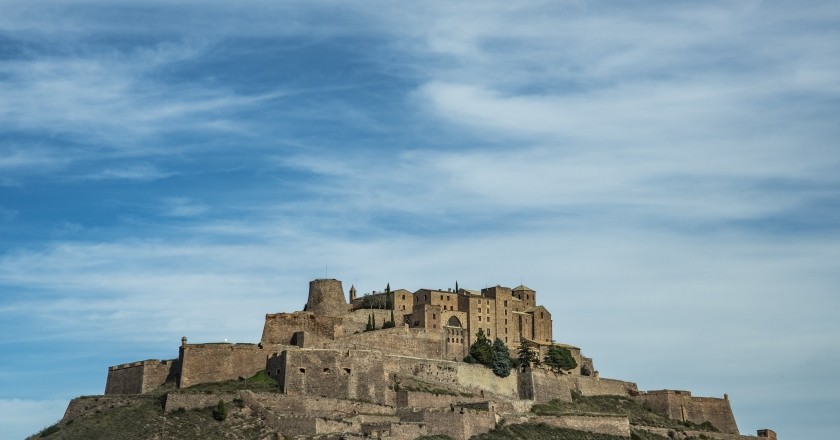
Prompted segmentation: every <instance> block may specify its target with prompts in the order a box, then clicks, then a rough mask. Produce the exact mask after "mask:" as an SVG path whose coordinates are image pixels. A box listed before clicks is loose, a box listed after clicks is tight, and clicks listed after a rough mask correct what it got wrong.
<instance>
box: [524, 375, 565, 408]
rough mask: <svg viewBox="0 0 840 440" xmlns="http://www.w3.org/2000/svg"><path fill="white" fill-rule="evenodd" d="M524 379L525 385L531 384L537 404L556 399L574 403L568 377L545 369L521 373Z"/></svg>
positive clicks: (533, 397)
mask: <svg viewBox="0 0 840 440" xmlns="http://www.w3.org/2000/svg"><path fill="white" fill-rule="evenodd" d="M519 374H520V375H522V376H523V377H524V380H523V381H522V383H523V385H525V386H527V385H528V382H529V381H530V383H531V390H532V393H533V395H532V399H533V400H534V401H535V402H536V403H546V402H550V401H552V400H554V399H558V400H561V401H564V402H571V401H572V390H571V388H572V387H571V386H570V383H569V380H568V376H565V375H563V374H560V373H554V372H551V371H548V370H543V369H529V370H528V371H526V372H523V373H519Z"/></svg>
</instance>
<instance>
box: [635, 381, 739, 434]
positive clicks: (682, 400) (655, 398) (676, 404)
mask: <svg viewBox="0 0 840 440" xmlns="http://www.w3.org/2000/svg"><path fill="white" fill-rule="evenodd" d="M636 399H637V400H638V401H639V402H640V403H641V404H642V405H644V406H646V407H647V408H650V409H651V410H653V411H654V412H657V413H659V414H662V415H663V416H665V417H668V418H670V419H674V420H681V421H689V422H694V423H703V422H709V423H711V424H712V425H714V426H715V428H717V429H719V430H720V431H722V432H725V433H729V434H738V425H737V424H736V423H735V416H734V415H733V414H732V408H731V407H730V405H729V399H728V398H726V397H725V398H723V399H718V398H714V397H693V396H692V395H691V393H690V392H688V391H677V390H659V391H648V392H646V393H641V394H639V395H638V396H637V397H636Z"/></svg>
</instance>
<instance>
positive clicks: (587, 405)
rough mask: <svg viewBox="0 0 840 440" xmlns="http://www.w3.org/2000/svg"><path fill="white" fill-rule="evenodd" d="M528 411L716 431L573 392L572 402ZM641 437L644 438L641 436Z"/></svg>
mask: <svg viewBox="0 0 840 440" xmlns="http://www.w3.org/2000/svg"><path fill="white" fill-rule="evenodd" d="M531 412H532V413H534V414H537V415H541V416H560V415H619V416H627V418H628V419H630V424H631V425H641V426H657V427H661V428H671V429H692V430H696V431H710V432H717V431H718V430H717V429H716V428H715V427H714V426H712V424H710V423H708V422H705V423H702V424H696V423H691V422H681V421H677V420H672V419H669V418H667V417H665V416H661V415H659V414H656V413H655V412H653V411H651V410H650V409H648V408H645V407H644V406H642V405H641V404H639V403H638V402H636V401H635V400H633V399H631V398H629V397H622V396H589V397H584V396H581V395H580V394H579V393H572V401H571V402H563V401H558V400H553V401H551V402H550V403H546V404H537V405H534V406H533V407H532V408H531ZM642 438H644V437H642Z"/></svg>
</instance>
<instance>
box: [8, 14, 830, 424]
mask: <svg viewBox="0 0 840 440" xmlns="http://www.w3.org/2000/svg"><path fill="white" fill-rule="evenodd" d="M48 6H49V7H36V6H33V5H32V3H31V2H23V1H7V2H5V3H4V13H3V14H2V16H0V29H2V30H3V37H2V38H4V40H3V41H4V43H3V44H4V46H3V47H4V48H8V50H7V51H6V52H4V56H5V58H4V62H3V63H2V65H0V103H1V104H2V105H0V121H2V122H0V129H2V131H3V133H4V139H3V141H2V143H0V171H2V173H0V184H2V185H3V186H2V187H0V197H3V199H2V208H0V219H3V218H5V221H6V224H8V225H9V226H10V227H11V229H8V232H7V230H5V229H4V232H5V233H6V235H4V237H3V238H4V240H2V243H3V246H5V247H3V248H0V285H2V288H3V291H4V292H8V293H9V294H8V295H4V296H3V299H2V300H0V314H2V316H3V318H4V319H3V320H0V322H2V323H3V324H0V327H2V326H3V325H7V326H12V325H22V324H20V323H27V324H26V325H28V326H29V328H30V331H29V332H27V334H28V336H27V337H28V338H36V339H37V340H38V341H39V343H43V344H47V345H49V344H59V343H60V344H63V345H62V346H65V345H66V344H71V343H72V344H78V345H76V346H77V347H79V351H85V350H88V349H91V350H96V348H90V347H99V346H100V345H101V344H102V343H111V342H114V341H125V340H130V341H134V342H136V343H140V344H148V346H150V347H157V348H159V349H160V351H161V353H160V356H167V355H169V354H168V353H170V350H171V349H172V347H173V346H174V345H175V344H177V340H178V339H179V338H180V336H181V335H182V334H187V335H188V336H189V337H190V338H191V340H219V339H222V338H228V339H232V340H242V341H253V340H255V338H258V337H259V331H260V325H261V322H260V320H261V316H263V315H264V313H266V312H274V311H283V310H294V309H299V308H300V305H301V304H302V303H303V301H305V288H306V287H305V286H306V282H307V281H308V280H309V279H311V278H316V277H320V276H324V274H325V269H327V267H328V269H327V270H328V271H329V274H330V276H335V277H337V278H341V279H343V280H344V281H345V284H346V285H345V287H348V286H349V284H350V283H355V284H356V286H357V287H359V289H360V290H363V291H364V290H371V289H379V288H381V287H382V286H384V285H385V283H388V282H390V283H391V285H392V286H400V287H405V288H409V289H416V288H420V287H446V286H448V285H450V284H454V281H455V280H458V281H459V283H460V285H462V286H471V287H476V288H481V287H484V286H485V285H487V284H496V283H501V284H507V285H513V284H518V283H519V282H520V279H521V280H522V281H524V282H525V283H526V284H528V285H530V286H531V287H533V288H536V289H537V290H538V292H539V294H540V295H541V296H540V298H541V301H542V302H544V303H545V304H546V305H547V306H548V307H549V308H550V309H551V310H552V311H554V312H555V315H554V317H555V326H556V328H555V332H556V335H557V339H558V340H562V341H564V342H570V343H574V344H576V345H580V346H583V347H584V349H585V351H586V352H587V354H589V355H592V356H594V357H595V358H596V362H597V365H598V367H599V368H600V369H601V370H602V372H603V373H604V374H605V375H606V376H619V377H623V378H629V379H635V380H638V381H639V382H640V385H642V386H643V387H644V386H648V387H673V386H680V387H686V388H689V387H691V388H693V389H695V390H697V391H698V393H710V394H716V395H717V394H721V393H722V392H724V391H728V392H729V393H730V394H731V395H733V398H734V397H735V396H738V397H737V398H738V399H745V400H747V399H752V400H750V401H749V402H748V404H749V405H751V406H750V408H749V409H748V410H747V411H745V412H744V413H743V414H745V415H744V416H742V415H741V413H740V411H739V417H746V420H747V422H746V423H741V422H742V420H741V419H739V423H740V424H741V426H742V428H743V427H745V426H746V427H752V426H754V425H755V424H757V423H762V424H763V423H769V420H768V419H766V418H765V419H761V418H760V417H761V411H762V409H761V408H758V406H759V403H761V402H758V399H765V398H766V397H767V395H766V394H765V393H766V391H764V390H766V389H768V388H766V383H768V382H772V383H779V382H783V384H782V385H781V387H783V388H784V390H783V391H782V392H781V393H780V394H781V395H783V396H787V397H784V398H779V399H768V400H778V401H779V402H780V403H778V404H777V405H776V406H774V407H773V408H774V411H776V413H774V415H775V416H778V420H782V419H784V417H782V413H783V412H784V411H783V410H782V409H783V408H785V405H789V404H790V402H792V401H793V400H796V402H797V405H798V404H799V403H802V402H803V401H808V402H810V403H808V404H812V403H813V402H814V400H813V399H811V400H808V393H811V394H812V396H817V397H819V398H820V399H825V398H830V394H831V393H829V392H826V390H829V391H831V392H833V391H834V390H833V388H831V387H825V386H820V380H822V379H821V378H816V380H814V381H804V382H802V383H799V382H797V383H795V384H794V383H793V382H784V381H779V380H778V379H777V378H779V377H788V376H789V374H790V371H810V366H811V365H814V364H820V365H823V364H829V365H834V364H836V363H837V362H838V359H836V356H826V355H825V353H828V352H832V350H834V351H836V348H837V347H836V342H834V341H833V340H831V338H830V337H827V336H826V335H831V334H834V333H836V319H834V318H833V317H832V316H830V310H833V308H832V305H836V304H835V303H836V301H837V298H835V297H836V295H834V291H835V290H836V286H837V285H838V281H840V280H838V279H837V276H836V273H837V272H838V271H837V268H836V264H835V263H834V262H835V261H838V257H840V256H838V255H837V249H840V247H838V243H837V238H838V236H837V232H838V230H837V224H838V223H837V221H838V220H840V212H838V210H837V200H838V196H840V194H838V188H840V181H839V180H838V177H837V172H836V170H837V169H838V167H840V150H838V148H837V142H836V139H838V138H840V129H838V126H837V124H836V121H835V119H836V117H835V115H836V114H837V97H838V93H840V79H838V76H837V75H836V72H837V71H838V70H840V61H838V60H840V45H838V44H837V43H836V42H837V41H840V35H838V34H840V31H838V30H837V28H836V26H834V24H835V23H836V22H837V21H838V18H840V8H837V6H836V5H835V4H834V3H833V2H828V1H825V2H823V1H809V2H806V3H796V4H793V3H792V2H762V1H738V2H735V1H724V0H722V1H712V2H706V3H703V4H690V3H675V2H642V3H634V4H633V5H623V4H615V3H614V2H586V3H582V2H577V1H568V2H530V1H529V2H516V1H514V2H510V1H505V2H502V1H491V2H483V3H482V4H481V5H464V4H455V3H452V2H443V1H440V2H434V1H433V2H423V3H416V4H411V5H406V4H394V3H392V2H366V3H364V4H353V5H338V4H336V3H334V2H329V1H327V2H308V3H307V4H306V5H292V4H285V3H284V4H280V3H277V2H261V1H257V2H251V3H249V5H247V6H243V5H241V4H234V3H230V2H219V1H211V2H193V1H190V2H181V3H178V4H172V3H170V2H157V1H154V2H146V3H144V4H143V5H128V4H123V3H114V2H104V1H85V2H60V3H59V2H54V3H51V4H49V5H48ZM324 8H327V9H328V10H330V11H333V13H331V14H329V16H328V17H327V16H324V14H323V10H325V9H324ZM207 29H212V30H213V32H212V33H208V32H207ZM44 231H52V234H44ZM500 274H501V275H500ZM498 277H502V278H498ZM520 277H521V278H520ZM834 308H836V307H834ZM249 316H250V317H253V318H254V319H250V318H248V317H249ZM138 323H143V325H138ZM776 324H778V325H776ZM663 329H664V330H663ZM8 333H9V334H14V335H17V334H18V333H19V332H17V331H15V332H11V331H9V332H8ZM18 338H19V339H16V340H11V341H7V342H6V346H13V345H14V344H16V343H17V344H24V342H25V341H24V340H23V339H22V338H23V337H18ZM13 339H14V338H13ZM91 341H93V342H91ZM639 352H644V353H646V355H645V356H639V355H638V353H639ZM769 352H773V353H788V354H789V356H783V358H781V359H779V361H778V362H765V361H763V360H762V361H757V359H766V357H767V353H769ZM171 354H172V355H174V353H171ZM122 355H123V354H119V355H116V354H114V355H113V356H114V357H115V358H114V359H110V358H109V360H108V362H110V361H113V362H122V361H130V360H134V359H122V358H119V359H116V357H119V356H122ZM709 356H717V359H720V358H725V359H726V363H727V368H725V369H723V370H721V369H719V368H708V365H709V364H708V359H709ZM814 360H818V361H814ZM811 361H813V362H811ZM798 362H800V363H801V364H799V365H798V364H797V363H798ZM100 367H101V365H100V366H98V367H96V368H100ZM721 371H725V373H726V374H722V373H721ZM826 371H827V370H826ZM100 373H101V368H100V369H97V370H96V374H100ZM824 374H825V371H823V370H819V371H818V372H816V373H814V375H817V376H819V375H824ZM693 378H696V380H695V379H693ZM757 378H761V379H757ZM823 382H825V381H823ZM717 384H722V385H717ZM722 386H726V387H728V388H727V389H726V390H721V389H719V388H715V387H722ZM774 390H776V389H775V388H774ZM802 390H807V391H806V392H805V393H803V392H802ZM96 391H98V389H97V390H96ZM92 392H93V391H92ZM827 394H828V395H829V396H826V395H827ZM747 395H751V396H752V395H755V396H758V397H757V398H755V399H754V398H752V397H750V398H747V397H744V396H747ZM788 397H789V399H788ZM785 399H787V400H785ZM733 402H738V400H733ZM741 402H744V400H741ZM803 405H805V404H804V403H803ZM780 408H782V409H780ZM736 411H738V410H737V409H736ZM787 417H790V416H787ZM764 420H767V422H764ZM802 436H803V437H807V435H802ZM812 437H813V436H812Z"/></svg>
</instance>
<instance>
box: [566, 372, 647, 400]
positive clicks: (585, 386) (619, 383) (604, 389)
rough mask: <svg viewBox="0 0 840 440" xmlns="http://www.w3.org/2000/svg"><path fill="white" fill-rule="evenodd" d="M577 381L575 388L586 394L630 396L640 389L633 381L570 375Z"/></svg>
mask: <svg viewBox="0 0 840 440" xmlns="http://www.w3.org/2000/svg"><path fill="white" fill-rule="evenodd" d="M568 377H569V378H570V379H571V380H573V381H574V383H575V389H576V390H577V391H578V392H580V393H581V394H582V395H584V396H629V395H630V394H635V393H636V392H637V391H638V387H637V386H636V384H635V383H633V382H625V381H623V380H615V379H602V378H600V377H597V376H594V377H590V376H568Z"/></svg>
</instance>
